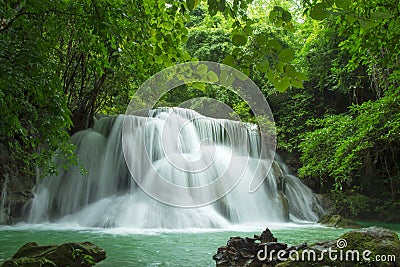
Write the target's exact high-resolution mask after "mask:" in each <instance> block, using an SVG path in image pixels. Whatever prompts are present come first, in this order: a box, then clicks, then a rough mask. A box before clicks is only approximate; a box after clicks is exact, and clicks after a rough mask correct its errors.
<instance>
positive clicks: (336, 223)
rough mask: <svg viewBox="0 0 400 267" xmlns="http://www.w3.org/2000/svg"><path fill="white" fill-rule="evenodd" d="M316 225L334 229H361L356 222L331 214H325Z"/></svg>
mask: <svg viewBox="0 0 400 267" xmlns="http://www.w3.org/2000/svg"><path fill="white" fill-rule="evenodd" d="M318 223H320V224H323V225H326V226H329V227H336V228H345V229H347V228H353V229H354V228H355V229H356V228H361V225H359V224H358V223H357V222H355V221H353V220H350V219H346V218H343V217H342V216H340V215H338V214H332V213H327V214H325V215H324V216H322V217H321V218H320V219H319V221H318Z"/></svg>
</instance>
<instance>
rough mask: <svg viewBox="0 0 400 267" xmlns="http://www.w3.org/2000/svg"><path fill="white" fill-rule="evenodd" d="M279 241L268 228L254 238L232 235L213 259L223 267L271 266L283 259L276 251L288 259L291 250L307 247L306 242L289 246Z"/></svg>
mask: <svg viewBox="0 0 400 267" xmlns="http://www.w3.org/2000/svg"><path fill="white" fill-rule="evenodd" d="M277 241H278V240H277V239H276V238H275V237H274V236H273V235H272V233H271V231H270V230H269V229H268V228H267V229H265V230H264V231H263V232H262V233H261V235H260V236H258V235H254V237H253V238H249V237H245V238H242V237H239V236H236V237H231V238H230V239H229V240H228V242H227V243H226V246H222V247H220V248H218V251H217V254H215V255H214V256H213V259H214V260H215V261H216V265H217V266H221V267H222V266H223V267H225V266H226V267H228V266H246V267H247V266H249V267H250V266H251V267H256V266H260V267H261V266H262V267H269V266H275V265H276V264H278V263H279V262H281V261H282V260H279V259H278V253H276V252H278V251H280V255H279V257H281V258H284V259H287V258H288V256H289V253H290V252H292V251H299V250H301V249H303V248H305V247H307V244H305V243H304V244H301V245H298V246H288V245H287V244H285V243H279V242H277ZM269 252H271V253H269ZM274 252H275V253H274Z"/></svg>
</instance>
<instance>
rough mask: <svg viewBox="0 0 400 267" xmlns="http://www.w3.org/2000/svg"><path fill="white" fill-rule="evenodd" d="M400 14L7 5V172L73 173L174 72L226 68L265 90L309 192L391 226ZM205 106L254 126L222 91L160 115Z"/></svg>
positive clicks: (353, 6) (253, 5)
mask: <svg viewBox="0 0 400 267" xmlns="http://www.w3.org/2000/svg"><path fill="white" fill-rule="evenodd" d="M399 10H400V6H399V1H398V0H390V1H386V0H372V1H361V0H356V1H350V0H319V1H314V0H303V1H294V0H293V1H290V0H288V1H284V0H276V1H273V3H272V2H269V1H261V0H232V1H227V0H207V1H205V0H204V1H200V0H179V1H172V0H139V1H137V0H116V1H110V0H83V1H70V0H58V1H50V0H37V1H25V0H12V1H0V77H1V78H0V79H1V82H0V107H1V111H2V116H3V119H2V120H1V121H0V152H1V153H2V154H4V153H6V154H7V159H8V162H7V164H5V165H4V166H6V168H9V169H18V171H19V172H23V173H25V174H26V175H29V174H32V172H33V171H34V169H35V168H36V167H37V166H38V167H40V169H41V171H42V173H43V175H46V174H48V173H51V172H53V171H55V169H54V166H53V164H52V162H53V161H52V158H53V157H54V156H55V155H56V154H58V155H64V156H65V157H67V158H68V159H69V162H71V163H72V164H73V163H76V161H77V159H76V158H75V157H74V147H73V146H72V145H71V144H70V143H69V136H70V134H73V133H74V132H76V131H79V130H82V129H86V128H88V127H91V126H92V124H93V116H94V115H95V114H97V113H106V114H117V113H123V112H124V111H125V108H126V105H127V103H129V100H130V98H131V97H132V96H133V95H134V93H135V91H136V89H137V88H138V87H139V86H140V85H141V84H142V83H143V82H144V81H145V80H146V79H147V78H149V77H150V76H151V75H153V74H155V73H156V72H157V71H159V70H162V69H163V68H165V67H169V66H172V65H174V64H177V63H183V62H188V61H198V60H204V61H215V62H221V63H224V64H227V65H230V66H232V67H235V68H237V69H239V70H240V71H242V72H243V73H245V74H246V75H248V76H249V77H250V78H252V79H253V80H254V81H255V82H256V83H257V85H258V86H259V87H260V88H261V90H262V92H263V93H264V95H265V96H266V97H267V98H268V101H269V104H270V106H271V108H272V110H273V112H274V116H275V121H276V125H277V129H278V149H279V150H280V151H282V152H287V153H290V154H291V155H292V157H293V158H295V162H296V157H298V159H299V161H298V162H297V163H296V164H295V165H296V167H298V168H299V170H298V174H299V176H300V177H301V178H302V179H303V180H304V181H305V182H306V183H307V184H308V185H310V186H311V187H312V188H313V189H314V190H316V191H317V192H320V193H332V195H333V196H334V198H335V200H336V201H337V202H336V205H337V206H338V207H341V211H342V212H343V213H346V215H354V216H358V215H360V214H361V215H362V212H361V211H362V210H364V209H365V207H366V205H367V204H368V205H374V206H376V207H377V208H376V209H377V211H378V212H382V213H385V212H386V213H387V214H388V215H390V214H392V215H393V212H392V211H393V210H397V211H398V210H399V208H400V202H399V201H400V169H399V164H400V162H399V158H400V144H399V140H400V138H399V137H400V130H399V127H400V115H399V114H400V113H399V110H400V109H399V80H400V79H399V78H400V70H399V53H398V51H400V49H399V45H400V42H399V39H400V37H399V36H400V23H399V17H400V16H399V15H400V11H399ZM202 96H204V97H210V98H214V99H217V100H220V101H222V102H224V103H226V104H227V105H229V106H230V107H232V108H233V110H235V111H236V113H237V114H239V115H240V116H241V118H242V119H244V120H246V121H254V118H253V115H252V113H251V110H250V108H249V106H248V105H247V104H246V103H245V102H244V101H243V100H242V99H240V98H239V97H238V96H237V95H236V94H234V93H232V92H231V91H230V90H229V89H228V88H223V87H217V86H214V85H197V86H186V87H182V88H178V90H173V91H171V92H170V93H169V94H167V95H165V96H164V97H163V98H162V99H161V100H160V102H159V105H178V104H179V103H181V102H182V101H184V100H187V99H191V98H195V97H202ZM4 166H3V168H5V167H4ZM2 171H4V170H2ZM357 203H359V204H360V205H357ZM395 214H396V213H395ZM397 214H399V213H398V212H397Z"/></svg>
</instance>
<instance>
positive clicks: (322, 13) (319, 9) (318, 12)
mask: <svg viewBox="0 0 400 267" xmlns="http://www.w3.org/2000/svg"><path fill="white" fill-rule="evenodd" d="M328 15H329V13H328V12H327V11H326V7H325V5H324V4H323V3H318V4H316V5H315V6H313V7H312V8H311V10H310V17H311V18H313V19H316V20H324V19H326V18H327V17H328Z"/></svg>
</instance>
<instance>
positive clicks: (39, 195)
mask: <svg viewBox="0 0 400 267" xmlns="http://www.w3.org/2000/svg"><path fill="white" fill-rule="evenodd" d="M193 118H196V119H193ZM201 118H204V119H201ZM124 122H125V123H127V124H128V125H130V126H131V128H130V129H131V131H130V132H129V134H126V135H125V136H124V138H126V140H125V142H126V143H125V145H126V144H127V146H124V144H123V138H122V136H123V134H122V132H123V126H124ZM165 129H169V130H170V132H173V133H174V134H175V136H177V137H173V136H165V134H163V130H164V131H165ZM167 132H168V131H167ZM227 133H230V134H227ZM172 138H175V139H177V140H176V142H175V140H172ZM72 142H73V143H74V144H75V145H76V146H77V153H78V156H79V159H80V161H81V163H82V164H83V166H84V168H85V169H86V170H87V173H85V172H82V170H80V169H79V168H78V167H73V168H70V169H68V170H64V169H63V167H61V164H60V168H59V170H58V175H57V176H52V177H46V178H45V179H44V180H43V181H42V182H40V183H39V184H38V185H37V186H36V188H35V197H34V199H33V200H32V203H31V209H30V215H29V222H31V223H41V222H44V221H56V222H67V223H77V224H79V225H82V226H89V227H133V228H224V227H227V226H229V225H231V224H242V223H260V224H265V223H268V222H287V221H289V220H292V221H317V220H318V217H319V215H320V214H321V213H322V209H321V207H320V206H319V204H318V202H317V200H316V198H315V196H314V194H313V192H312V191H311V190H310V189H309V188H307V187H306V186H305V185H304V184H302V183H301V182H300V180H299V179H298V178H297V177H295V176H293V175H289V173H288V172H287V170H286V169H285V168H284V167H282V166H283V165H282V163H279V162H277V161H274V162H272V168H271V171H269V166H271V162H269V164H267V160H263V154H264V153H266V152H265V151H262V149H261V145H260V135H259V134H258V133H257V131H255V130H254V129H251V127H250V126H249V125H247V126H246V125H245V124H242V123H239V122H236V121H229V120H216V119H209V118H207V119H206V118H205V117H202V116H201V115H199V114H198V113H196V112H194V111H192V110H188V109H181V108H160V109H156V110H151V111H150V112H149V114H148V117H144V116H133V115H120V116H113V117H104V118H102V119H99V120H98V121H96V123H95V125H94V128H93V129H89V130H84V131H81V132H78V133H76V134H75V135H74V136H72ZM142 144H144V145H142ZM124 149H125V151H124ZM124 152H125V156H126V155H128V156H127V157H125V158H124ZM182 158H184V159H185V160H184V162H186V163H187V162H189V163H190V162H192V163H193V164H185V165H184V166H175V165H176V164H175V165H174V162H175V163H177V164H179V162H183V161H180V159H182ZM232 158H233V159H234V161H233V162H234V164H232ZM260 159H261V160H260ZM127 162H128V163H129V164H127ZM243 162H246V164H242V163H243ZM258 163H261V164H258ZM199 164H200V165H199ZM194 165H196V168H198V167H199V166H204V168H203V169H202V170H201V171H188V170H191V168H194V167H193V166H194ZM132 171H133V172H134V174H135V180H134V179H132V175H131V174H132ZM237 172H243V175H242V176H241V179H240V181H239V182H238V183H237V184H236V186H235V187H234V188H233V190H231V191H230V192H229V193H228V194H226V195H224V196H223V197H222V198H220V199H219V200H217V201H215V202H212V203H210V204H209V205H203V206H201V207H196V208H181V207H174V206H171V205H167V204H163V203H161V202H159V201H156V200H155V199H153V198H152V197H150V196H149V195H147V194H146V193H145V192H144V191H143V190H142V188H140V186H138V183H137V181H138V180H137V179H139V180H140V181H141V182H144V183H146V185H147V188H153V189H154V191H155V192H157V193H159V194H161V195H162V194H164V195H168V196H170V197H171V200H172V201H174V200H175V201H176V200H179V198H181V200H182V202H185V203H191V202H190V199H188V198H190V197H191V194H192V193H193V192H192V191H191V189H190V188H191V187H193V186H196V187H202V186H205V185H208V184H210V183H213V182H216V180H218V179H216V177H220V176H221V175H226V176H227V177H230V176H232V177H233V176H235V175H237ZM156 174H157V175H156ZM158 176H162V177H164V178H165V179H166V180H168V181H169V182H170V183H173V184H176V185H178V186H180V187H182V188H187V189H185V190H186V191H185V194H183V195H176V194H174V192H171V191H168V190H166V189H165V188H160V187H159V183H158V182H157V179H158V178H159V177H158ZM255 176H260V177H261V178H264V177H265V181H264V183H263V184H262V186H261V187H260V188H259V189H258V190H257V191H255V192H254V193H251V194H250V193H249V184H250V182H251V180H252V179H253V178H254V177H255ZM216 185H217V186H216V187H215V188H213V190H215V191H216V192H219V191H221V192H225V191H229V190H230V189H229V188H224V186H225V185H224V184H223V183H218V181H217V182H216ZM211 193H215V192H202V193H201V194H200V195H197V196H196V197H199V198H204V199H207V198H208V197H210V195H209V194H211ZM193 194H194V193H193Z"/></svg>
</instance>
